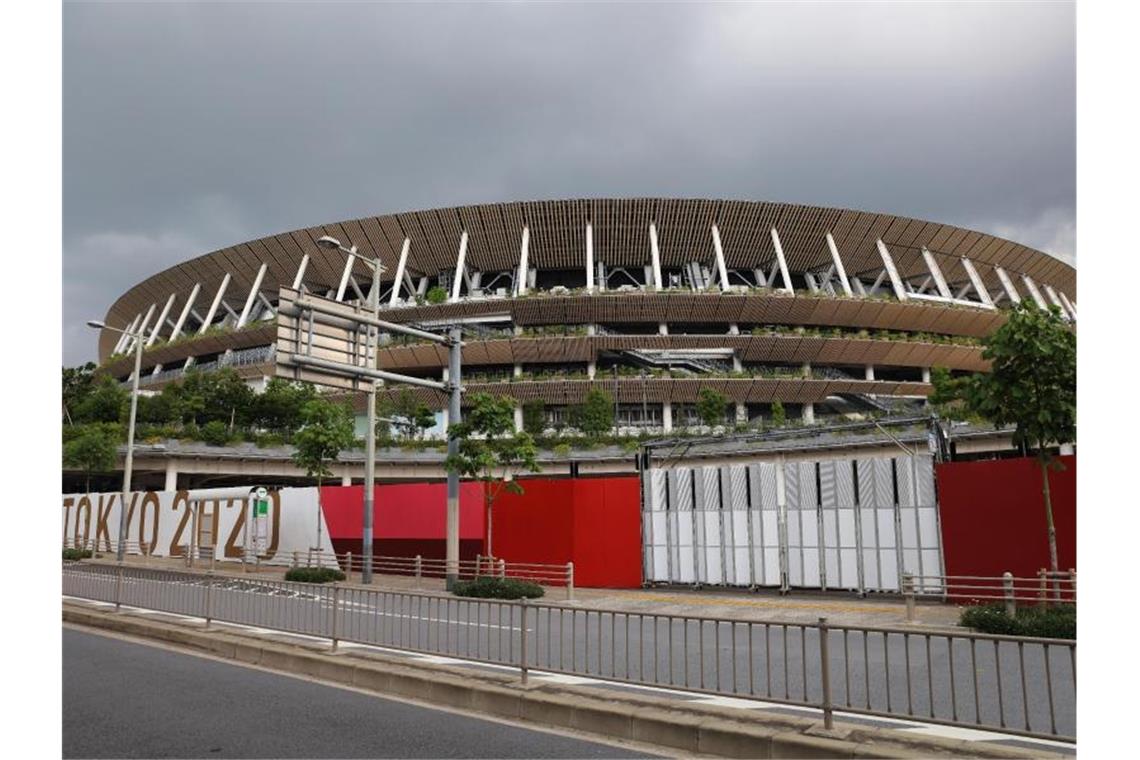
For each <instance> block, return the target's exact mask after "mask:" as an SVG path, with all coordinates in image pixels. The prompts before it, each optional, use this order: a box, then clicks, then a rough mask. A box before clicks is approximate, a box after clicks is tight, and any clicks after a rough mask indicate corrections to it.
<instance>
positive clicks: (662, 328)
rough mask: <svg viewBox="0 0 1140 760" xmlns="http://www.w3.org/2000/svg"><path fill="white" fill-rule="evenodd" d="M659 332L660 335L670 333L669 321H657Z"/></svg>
mask: <svg viewBox="0 0 1140 760" xmlns="http://www.w3.org/2000/svg"><path fill="white" fill-rule="evenodd" d="M657 334H658V335H668V334H669V325H668V323H666V322H658V323H657Z"/></svg>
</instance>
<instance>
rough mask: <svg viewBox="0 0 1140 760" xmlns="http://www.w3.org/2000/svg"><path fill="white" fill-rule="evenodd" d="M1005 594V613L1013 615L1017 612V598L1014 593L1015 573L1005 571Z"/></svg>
mask: <svg viewBox="0 0 1140 760" xmlns="http://www.w3.org/2000/svg"><path fill="white" fill-rule="evenodd" d="M1001 585H1002V591H1003V594H1002V595H1003V596H1004V597H1005V614H1006V615H1009V616H1010V617H1013V616H1014V615H1016V614H1017V599H1016V598H1015V597H1014V595H1013V573H1011V572H1008V571H1007V572H1005V573H1002V576H1001Z"/></svg>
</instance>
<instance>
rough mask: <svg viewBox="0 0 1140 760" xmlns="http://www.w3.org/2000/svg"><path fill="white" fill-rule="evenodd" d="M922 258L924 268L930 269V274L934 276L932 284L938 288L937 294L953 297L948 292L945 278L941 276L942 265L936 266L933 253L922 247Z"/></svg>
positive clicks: (948, 287)
mask: <svg viewBox="0 0 1140 760" xmlns="http://www.w3.org/2000/svg"><path fill="white" fill-rule="evenodd" d="M922 258H923V260H924V261H925V262H926V268H927V269H929V270H930V276H931V277H933V278H934V286H935V287H936V288H938V295H940V296H942V297H943V298H953V296H952V295H951V294H950V286H949V285H947V284H946V278H945V277H943V276H942V267H940V266H938V261H937V260H935V258H934V254H933V253H931V252H930V251H928V250H927V249H926V247H925V246H923V248H922Z"/></svg>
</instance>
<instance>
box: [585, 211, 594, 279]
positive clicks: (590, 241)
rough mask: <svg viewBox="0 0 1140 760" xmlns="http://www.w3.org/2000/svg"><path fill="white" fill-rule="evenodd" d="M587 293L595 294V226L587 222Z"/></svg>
mask: <svg viewBox="0 0 1140 760" xmlns="http://www.w3.org/2000/svg"><path fill="white" fill-rule="evenodd" d="M586 292H587V293H593V292H594V225H593V223H592V222H586Z"/></svg>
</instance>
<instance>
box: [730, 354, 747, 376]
mask: <svg viewBox="0 0 1140 760" xmlns="http://www.w3.org/2000/svg"><path fill="white" fill-rule="evenodd" d="M732 371H733V372H743V371H744V362H742V361H740V354H739V353H737V352H736V351H733V352H732Z"/></svg>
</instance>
